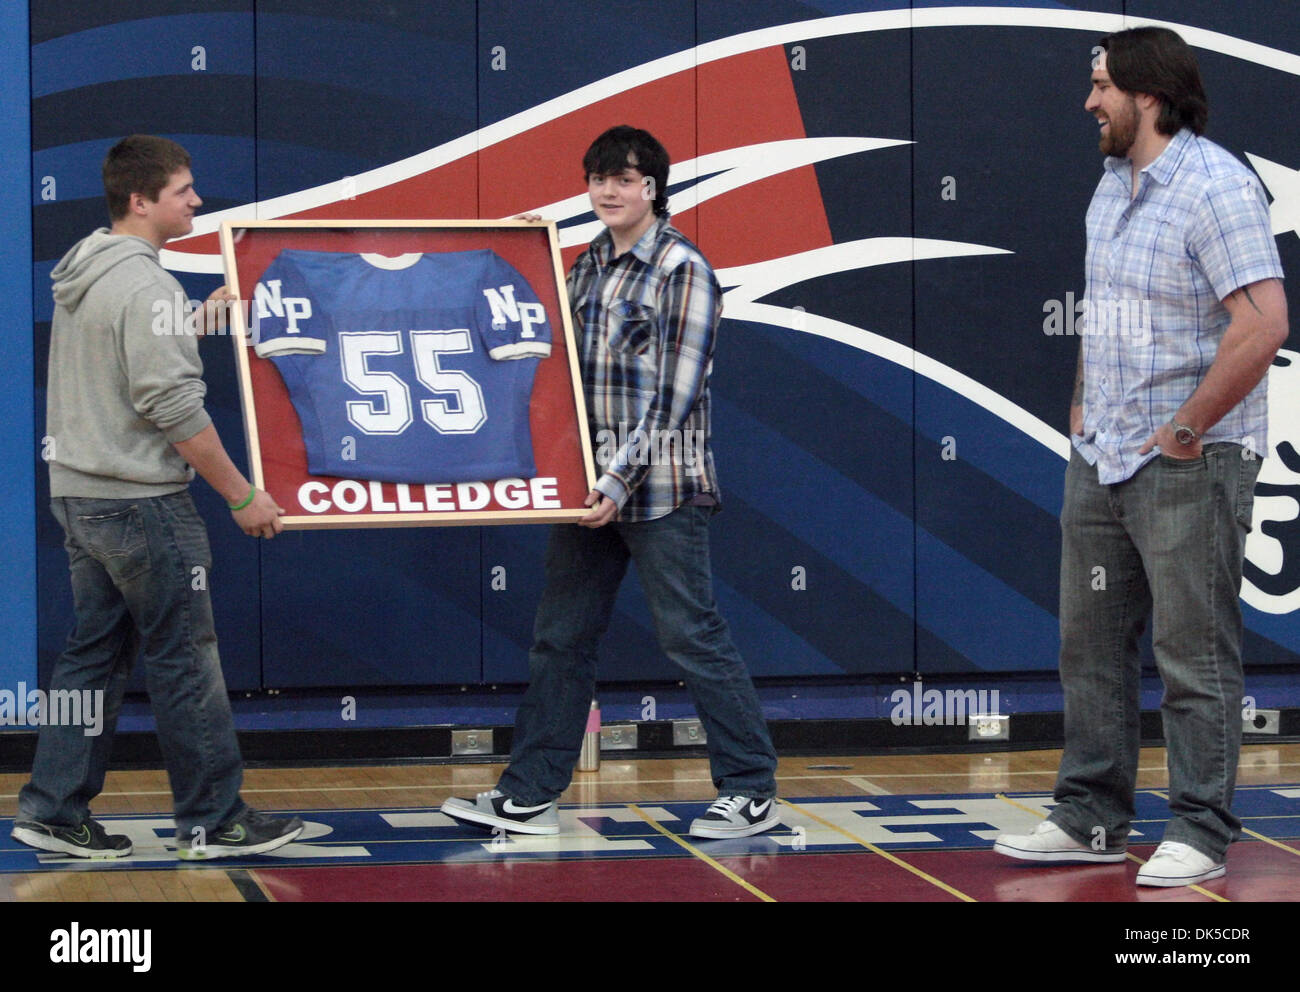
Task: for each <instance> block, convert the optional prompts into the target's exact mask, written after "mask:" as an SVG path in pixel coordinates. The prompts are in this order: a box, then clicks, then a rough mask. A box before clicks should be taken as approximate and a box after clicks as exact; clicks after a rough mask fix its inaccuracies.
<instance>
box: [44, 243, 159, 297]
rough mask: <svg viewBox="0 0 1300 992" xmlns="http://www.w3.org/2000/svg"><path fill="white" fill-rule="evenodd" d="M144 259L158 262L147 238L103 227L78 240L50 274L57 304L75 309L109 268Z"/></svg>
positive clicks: (156, 253) (154, 249)
mask: <svg viewBox="0 0 1300 992" xmlns="http://www.w3.org/2000/svg"><path fill="white" fill-rule="evenodd" d="M141 255H143V256H145V257H146V258H149V259H151V260H153V261H154V262H156V261H157V260H158V249H157V248H155V247H154V246H153V245H151V244H150V243H149V242H148V241H145V240H144V238H137V237H136V236H135V235H132V234H114V233H112V232H111V231H110V230H109V229H108V228H106V227H101V228H100V229H99V230H98V231H96V232H95V233H94V234H90V235H87V236H86V237H84V238H82V239H81V240H80V241H78V242H77V243H76V244H75V245H73V246H72V248H71V249H69V251H68V253H67V254H66V255H64V256H63V258H62V259H61V260H60V261H59V264H58V265H56V266H55V267H54V271H52V272H51V273H50V278H51V279H52V280H53V281H54V302H55V303H57V304H59V305H60V306H62V307H64V308H66V309H68V310H76V309H77V306H78V305H79V304H80V303H81V299H82V297H83V296H85V295H86V290H88V289H89V288H90V287H91V286H93V285H94V284H95V282H96V281H97V280H98V279H99V278H100V276H102V275H104V273H106V272H107V271H108V270H109V269H111V268H113V267H114V266H116V265H121V264H122V263H123V262H125V261H127V260H128V259H132V258H136V257H137V256H141Z"/></svg>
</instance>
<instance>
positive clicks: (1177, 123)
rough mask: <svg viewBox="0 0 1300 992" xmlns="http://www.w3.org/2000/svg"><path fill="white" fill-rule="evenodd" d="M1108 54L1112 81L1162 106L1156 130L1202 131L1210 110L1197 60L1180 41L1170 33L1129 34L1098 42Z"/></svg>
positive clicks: (1137, 30) (1148, 29)
mask: <svg viewBox="0 0 1300 992" xmlns="http://www.w3.org/2000/svg"><path fill="white" fill-rule="evenodd" d="M1101 47H1102V48H1104V49H1106V71H1107V72H1108V73H1109V74H1110V81H1111V82H1112V83H1114V84H1115V85H1116V86H1118V87H1119V88H1120V89H1121V90H1123V91H1124V92H1125V93H1150V94H1151V95H1152V96H1154V97H1157V98H1158V99H1159V100H1160V103H1161V107H1160V117H1159V118H1158V119H1157V120H1156V130H1157V131H1159V132H1160V133H1161V134H1170V135H1172V134H1177V133H1178V131H1179V129H1181V128H1184V127H1185V128H1189V129H1190V130H1191V131H1192V133H1193V134H1201V133H1203V132H1204V131H1205V122H1206V120H1207V119H1208V118H1209V116H1210V106H1209V103H1208V102H1207V101H1206V99H1205V87H1204V86H1203V85H1202V84H1201V70H1200V69H1199V68H1198V67H1197V65H1196V56H1195V55H1194V54H1193V53H1192V49H1191V47H1190V46H1189V45H1188V44H1187V42H1185V41H1183V39H1182V38H1181V37H1179V36H1178V35H1177V34H1175V33H1174V32H1173V31H1170V30H1169V29H1168V28H1152V27H1146V28H1130V29H1129V30H1127V31H1116V32H1115V33H1114V34H1108V35H1106V37H1104V38H1102V39H1101Z"/></svg>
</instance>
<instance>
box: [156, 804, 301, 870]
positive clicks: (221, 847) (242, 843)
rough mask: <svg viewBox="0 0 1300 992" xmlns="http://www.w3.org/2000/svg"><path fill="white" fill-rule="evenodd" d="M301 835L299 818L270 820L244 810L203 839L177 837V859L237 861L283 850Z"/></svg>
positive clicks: (197, 836) (251, 811) (254, 812)
mask: <svg viewBox="0 0 1300 992" xmlns="http://www.w3.org/2000/svg"><path fill="white" fill-rule="evenodd" d="M300 833H302V820H300V819H299V818H298V817H296V816H293V817H273V816H267V815H266V814H265V813H259V812H257V810H255V809H249V808H248V807H247V806H246V807H244V809H243V811H242V812H241V813H239V814H238V815H237V816H235V817H234V818H233V819H231V820H230V821H229V822H228V823H223V824H222V825H221V826H220V827H218V828H217V829H216V831H214V832H213V833H211V834H209V835H208V836H206V837H204V836H202V835H196V836H193V837H181V836H179V835H178V836H177V838H176V856H177V857H178V858H180V859H181V860H183V861H208V860H210V859H212V858H238V857H243V856H244V855H248V854H266V853H268V852H269V851H274V850H275V849H276V848H278V847H284V845H285V844H288V843H289V842H290V841H292V840H294V839H295V838H296V837H297V836H298V835H299V834H300Z"/></svg>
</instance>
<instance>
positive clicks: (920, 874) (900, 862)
mask: <svg viewBox="0 0 1300 992" xmlns="http://www.w3.org/2000/svg"><path fill="white" fill-rule="evenodd" d="M777 802H779V803H780V804H781V805H783V806H789V807H790V808H791V809H792V810H795V811H796V812H798V813H802V814H803V815H804V816H806V817H808V819H810V820H816V821H817V822H818V823H820V824H821V825H822V826H823V827H827V828H829V829H831V830H834V831H835V832H836V833H837V834H842V835H843V836H845V837H847V838H848V839H849V840H851V841H853V842H854V843H855V844H861V845H862V846H863V847H865V848H866V849H867V850H868V851H870V852H871V853H872V854H879V855H880V856H881V857H882V858H884V859H885V860H886V861H891V862H893V863H894V864H896V865H898V867H900V868H904V869H906V870H907V871H910V872H911V873H912V874H913V875H916V876H917V877H918V878H922V879H924V880H925V881H927V882H929V883H930V884H931V885H935V886H938V887H939V888H941V889H943V891H945V892H947V893H948V894H949V895H953V896H956V897H957V898H958V899H961V900H962V901H963V902H977V901H978V900H975V899H972V898H971V897H970V896H968V895H967V894H966V893H965V892H961V891H959V890H957V889H954V888H953V887H952V886H951V885H948V884H947V883H946V882H941V881H940V880H939V879H937V878H935V877H934V876H933V875H930V874H928V873H926V872H924V871H922V870H921V869H920V868H917V867H916V866H915V865H912V864H908V863H907V862H906V861H904V860H903V859H902V858H899V857H896V856H895V855H893V854H890V853H889V852H888V851H885V850H882V849H881V848H879V847H876V845H875V844H872V843H871V842H870V841H866V840H863V839H862V838H861V837H858V836H857V835H855V834H852V833H850V832H849V831H847V830H845V829H843V828H842V827H837V826H836V825H835V824H833V823H831V822H830V821H828V820H823V819H822V818H821V817H820V816H817V815H816V814H815V813H810V812H808V810H806V809H804V808H803V807H801V806H796V805H795V804H794V803H792V802H790V801H789V800H786V799H778V800H777Z"/></svg>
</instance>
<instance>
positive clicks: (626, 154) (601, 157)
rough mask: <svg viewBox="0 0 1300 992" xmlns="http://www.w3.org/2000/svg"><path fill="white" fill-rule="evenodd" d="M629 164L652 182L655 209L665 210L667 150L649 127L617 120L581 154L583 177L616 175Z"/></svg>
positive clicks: (666, 196) (659, 211)
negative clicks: (629, 124)
mask: <svg viewBox="0 0 1300 992" xmlns="http://www.w3.org/2000/svg"><path fill="white" fill-rule="evenodd" d="M629 166H631V167H632V168H634V169H636V170H638V171H639V172H640V173H641V175H643V176H649V177H650V179H651V181H652V182H653V183H654V193H655V200H654V212H655V213H656V214H657V215H662V214H665V213H667V212H668V152H667V151H666V150H665V149H664V146H663V145H661V144H659V142H658V141H657V140H656V139H655V136H654V135H653V134H651V133H650V132H649V131H642V130H640V129H639V128H635V127H628V126H627V125H626V124H620V125H619V126H618V127H611V128H610V129H609V130H608V131H606V132H605V133H604V134H602V135H601V136H600V137H599V138H597V139H596V140H595V141H593V142H592V143H591V147H590V148H588V149H587V154H586V155H584V156H582V177H583V179H584V180H586V179H589V178H590V177H591V176H616V175H619V174H620V173H621V172H622V171H623V170H624V169H626V168H628V167H629Z"/></svg>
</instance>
